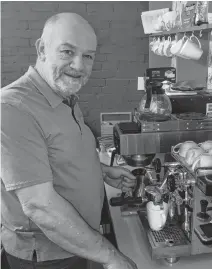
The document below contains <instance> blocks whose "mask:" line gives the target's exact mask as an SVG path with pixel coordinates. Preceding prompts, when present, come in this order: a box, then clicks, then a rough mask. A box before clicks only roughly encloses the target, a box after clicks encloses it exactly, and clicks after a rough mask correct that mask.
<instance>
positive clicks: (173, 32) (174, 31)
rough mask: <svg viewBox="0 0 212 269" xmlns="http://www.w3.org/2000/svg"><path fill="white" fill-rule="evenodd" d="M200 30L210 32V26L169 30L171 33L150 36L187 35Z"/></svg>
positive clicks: (211, 26) (211, 25)
mask: <svg viewBox="0 0 212 269" xmlns="http://www.w3.org/2000/svg"><path fill="white" fill-rule="evenodd" d="M201 30H212V24H203V25H200V26H193V27H190V28H184V29H177V30H171V31H163V32H158V33H154V34H150V36H152V37H154V36H163V35H174V34H178V33H187V32H193V31H201Z"/></svg>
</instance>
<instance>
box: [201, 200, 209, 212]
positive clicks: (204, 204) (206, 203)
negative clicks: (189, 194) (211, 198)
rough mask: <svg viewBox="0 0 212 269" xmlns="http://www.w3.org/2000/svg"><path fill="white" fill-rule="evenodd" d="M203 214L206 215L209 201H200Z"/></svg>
mask: <svg viewBox="0 0 212 269" xmlns="http://www.w3.org/2000/svg"><path fill="white" fill-rule="evenodd" d="M200 206H201V212H202V213H206V211H207V206H208V201H207V200H200Z"/></svg>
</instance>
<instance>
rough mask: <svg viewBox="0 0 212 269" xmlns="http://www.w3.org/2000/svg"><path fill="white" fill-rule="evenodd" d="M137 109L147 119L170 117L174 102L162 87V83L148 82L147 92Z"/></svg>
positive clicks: (154, 119)
mask: <svg viewBox="0 0 212 269" xmlns="http://www.w3.org/2000/svg"><path fill="white" fill-rule="evenodd" d="M137 111H138V112H139V117H140V119H143V120H147V121H164V120H168V119H170V117H171V113H172V104H171V101H170V99H169V97H168V96H167V95H166V94H165V91H164V90H163V88H162V83H160V82H155V81H154V82H151V83H150V82H149V83H148V84H146V93H145V94H144V96H143V97H142V99H141V101H140V103H139V107H138V109H137Z"/></svg>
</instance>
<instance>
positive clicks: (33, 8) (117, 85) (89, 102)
mask: <svg viewBox="0 0 212 269" xmlns="http://www.w3.org/2000/svg"><path fill="white" fill-rule="evenodd" d="M148 5H149V4H148V2H146V1H145V2H124V1H123V2H110V1H108V2H77V1H76V2H75V1H70V2H59V1H58V2H45V1H42V2H30V1H28V2H24V1H22V2H21V1H20V2H1V11H2V14H1V24H2V32H1V35H2V50H1V58H2V59H1V60H2V76H1V78H2V86H5V85H7V84H9V83H11V82H12V81H14V80H15V79H17V78H18V77H20V76H21V75H23V73H24V72H26V71H27V69H28V66H29V65H30V64H32V65H33V64H34V63H35V60H36V50H35V47H34V43H35V40H36V39H37V38H39V37H40V35H41V31H42V27H43V25H44V22H45V21H46V19H47V18H48V17H50V16H51V15H53V14H55V13H58V12H68V11H71V12H76V13H78V14H80V15H81V16H83V17H84V18H85V19H87V20H88V21H89V22H90V24H91V25H92V26H93V27H94V29H95V31H96V34H97V37H98V48H97V54H96V59H95V63H94V67H93V72H92V75H91V78H90V81H89V82H88V84H87V85H86V86H85V87H84V88H83V89H82V90H81V92H80V106H81V108H82V111H83V113H84V116H85V120H86V122H87V123H88V125H89V126H90V127H91V129H92V130H93V132H94V133H95V134H96V135H99V134H100V119H99V116H100V112H116V111H132V109H133V108H134V107H136V106H137V104H138V102H139V100H140V98H141V92H139V91H137V77H138V76H142V75H143V73H144V71H145V69H146V68H147V67H148V37H147V36H145V35H144V32H143V27H142V24H141V19H140V14H141V12H142V11H145V10H148Z"/></svg>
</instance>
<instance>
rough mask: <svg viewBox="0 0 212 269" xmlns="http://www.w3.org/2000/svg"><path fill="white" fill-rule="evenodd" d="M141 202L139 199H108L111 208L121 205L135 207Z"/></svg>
mask: <svg viewBox="0 0 212 269" xmlns="http://www.w3.org/2000/svg"><path fill="white" fill-rule="evenodd" d="M142 203H143V200H142V198H141V197H137V198H134V197H127V198H123V197H121V196H120V197H112V198H111V199H110V205H111V206H122V205H137V204H142Z"/></svg>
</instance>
